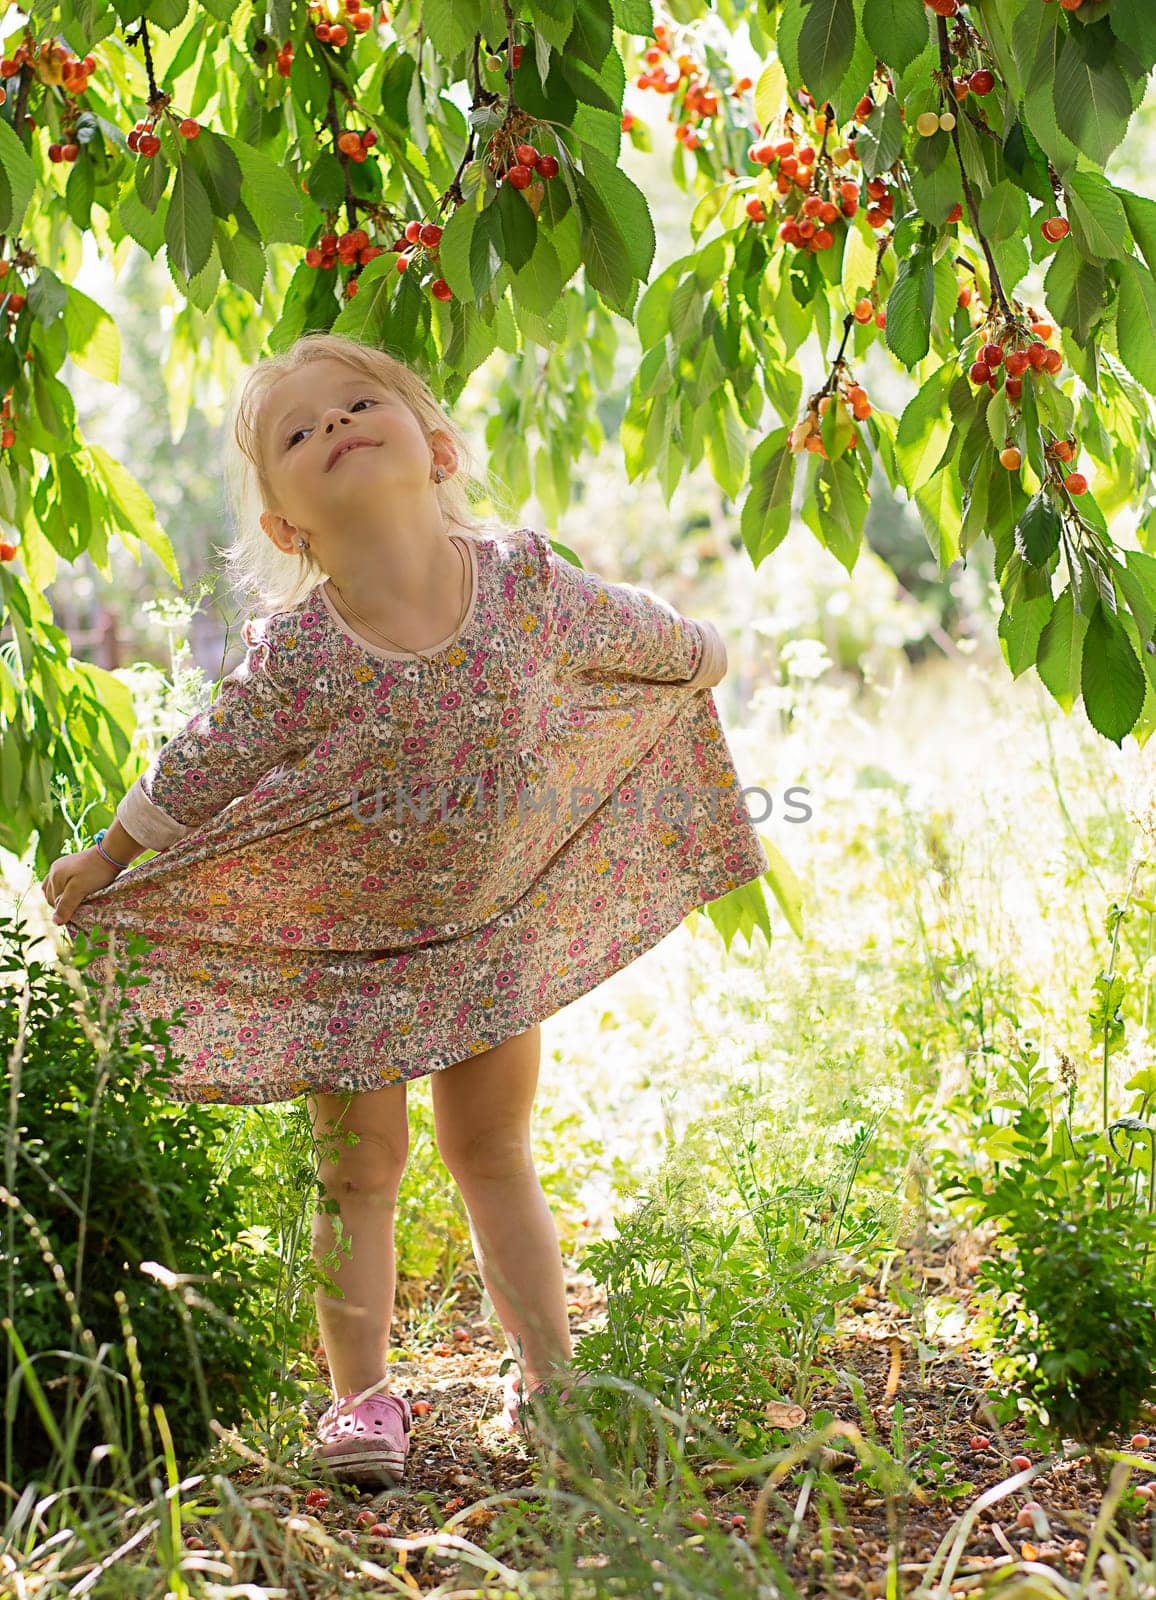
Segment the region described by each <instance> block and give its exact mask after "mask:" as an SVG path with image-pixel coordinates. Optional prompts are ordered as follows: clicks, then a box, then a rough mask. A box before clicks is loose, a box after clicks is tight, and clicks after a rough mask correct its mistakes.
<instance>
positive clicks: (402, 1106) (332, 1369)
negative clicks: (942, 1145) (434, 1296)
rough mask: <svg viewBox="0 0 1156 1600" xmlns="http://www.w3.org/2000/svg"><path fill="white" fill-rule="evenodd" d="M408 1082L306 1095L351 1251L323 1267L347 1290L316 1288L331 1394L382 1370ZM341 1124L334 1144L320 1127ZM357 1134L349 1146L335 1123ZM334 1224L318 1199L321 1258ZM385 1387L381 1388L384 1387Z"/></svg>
mask: <svg viewBox="0 0 1156 1600" xmlns="http://www.w3.org/2000/svg"><path fill="white" fill-rule="evenodd" d="M405 1093H406V1085H405V1084H404V1083H395V1084H389V1085H387V1086H386V1087H385V1088H383V1089H374V1090H371V1091H370V1092H368V1093H366V1094H357V1095H352V1096H349V1095H334V1094H317V1095H315V1096H311V1097H310V1100H311V1103H310V1119H311V1121H312V1123H313V1133H314V1140H315V1143H316V1144H317V1146H318V1153H319V1155H320V1158H321V1159H320V1165H319V1168H318V1176H319V1177H320V1179H321V1180H322V1182H323V1183H324V1184H325V1190H326V1195H331V1196H334V1197H335V1198H336V1199H337V1200H338V1202H339V1204H340V1208H341V1222H342V1226H343V1228H344V1229H345V1232H346V1234H347V1235H348V1244H349V1250H350V1253H349V1255H348V1256H347V1255H346V1254H345V1248H346V1247H345V1243H344V1242H343V1244H342V1247H341V1253H340V1256H339V1265H338V1266H337V1267H336V1268H334V1267H330V1268H329V1269H328V1270H329V1272H330V1275H331V1276H332V1278H333V1281H334V1283H335V1284H336V1285H337V1287H338V1289H340V1291H341V1293H342V1295H343V1297H344V1298H342V1299H335V1298H334V1297H333V1296H332V1295H329V1294H326V1293H325V1292H324V1291H323V1290H322V1289H320V1288H319V1289H318V1290H317V1291H316V1293H315V1295H314V1302H315V1304H316V1307H317V1322H318V1326H319V1328H320V1331H321V1342H322V1344H323V1345H324V1347H325V1358H326V1360H327V1361H328V1363H329V1373H330V1377H331V1378H332V1381H333V1392H334V1398H335V1399H339V1398H340V1397H341V1396H343V1395H347V1394H352V1393H356V1392H359V1391H360V1390H362V1389H368V1388H370V1387H372V1386H373V1385H374V1384H377V1383H380V1381H381V1379H382V1378H383V1377H384V1376H385V1373H386V1354H387V1351H388V1349H389V1334H390V1326H391V1323H392V1321H393V1300H394V1289H395V1285H396V1263H395V1255H394V1237H393V1229H394V1218H395V1215H396V1210H397V1191H398V1186H399V1185H400V1183H401V1177H402V1173H403V1172H404V1171H405V1162H406V1156H407V1155H408V1153H409V1143H408V1137H409V1126H408V1121H407V1114H406V1103H405ZM335 1128H336V1129H338V1130H339V1131H338V1134H337V1137H336V1138H335V1139H334V1140H333V1141H332V1143H331V1144H329V1143H328V1141H326V1139H325V1135H326V1134H328V1133H330V1132H332V1131H333V1130H334V1129H335ZM345 1129H348V1130H349V1131H350V1132H352V1133H355V1134H356V1135H357V1136H358V1142H357V1143H356V1144H355V1145H352V1146H346V1145H345V1144H344V1143H343V1142H342V1139H341V1133H340V1130H345ZM333 1240H334V1228H333V1222H332V1219H331V1218H330V1216H329V1215H328V1214H327V1213H326V1212H323V1211H322V1210H321V1209H320V1207H318V1208H317V1209H316V1210H315V1211H314V1215H313V1237H312V1249H313V1255H314V1259H315V1260H317V1261H320V1260H321V1259H322V1258H323V1257H324V1256H325V1254H326V1253H327V1252H328V1251H329V1250H331V1249H332V1248H333ZM382 1392H385V1391H382Z"/></svg>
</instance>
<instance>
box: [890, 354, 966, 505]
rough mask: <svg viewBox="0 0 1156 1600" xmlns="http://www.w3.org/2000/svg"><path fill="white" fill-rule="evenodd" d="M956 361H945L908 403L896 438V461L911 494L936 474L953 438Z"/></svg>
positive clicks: (900, 420)
mask: <svg viewBox="0 0 1156 1600" xmlns="http://www.w3.org/2000/svg"><path fill="white" fill-rule="evenodd" d="M957 371H958V369H957V367H956V364H955V362H954V361H945V362H944V364H943V366H941V367H936V369H935V371H934V372H933V373H932V374H931V376H930V377H929V378H928V379H927V380H926V382H925V383H924V384H923V386H922V388H921V389H920V390H919V392H918V394H916V395H915V396H914V398H913V399H911V400H910V401H908V403H907V405H906V407H905V408H904V412H903V415H902V416H901V417H900V419H899V431H898V433H897V434H896V436H895V459H896V461H897V462H898V464H899V469H900V471H901V472H902V473H903V480H904V482H905V484H906V485H907V489H908V491H909V493H911V494H914V493H915V491H916V489H918V488H919V487H920V486H921V485H922V484H924V483H926V482H927V480H928V479H929V478H930V477H931V476H932V475H933V474H934V472H935V470H936V468H937V467H938V466H939V464H940V461H941V460H942V458H943V453H944V450H945V448H946V446H947V441H948V439H949V438H950V436H951V420H950V418H949V417H948V415H947V410H946V406H947V393H948V390H949V389H950V387H951V384H952V382H953V381H954V379H955V377H956V375H957Z"/></svg>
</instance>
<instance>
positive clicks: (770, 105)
mask: <svg viewBox="0 0 1156 1600" xmlns="http://www.w3.org/2000/svg"><path fill="white" fill-rule="evenodd" d="M786 99H787V73H786V69H785V67H784V66H783V63H782V62H781V61H780V60H779V58H778V57H777V56H772V57H771V59H770V60H769V61H768V62H767V64H766V66H765V67H764V68H763V70H762V72H760V73H759V76H758V79H757V81H756V83H755V94H754V100H755V116H756V117H758V119H759V126H760V127H761V128H769V127H770V125H771V123H772V122H773V121H774V120H775V118H776V117H777V116H778V115H779V114H780V112H781V111H782V109H783V106H784V104H785V103H786Z"/></svg>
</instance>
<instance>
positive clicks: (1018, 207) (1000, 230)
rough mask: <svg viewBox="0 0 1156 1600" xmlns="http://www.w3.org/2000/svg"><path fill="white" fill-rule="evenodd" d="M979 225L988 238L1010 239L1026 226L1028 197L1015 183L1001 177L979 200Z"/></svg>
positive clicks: (1021, 232)
mask: <svg viewBox="0 0 1156 1600" xmlns="http://www.w3.org/2000/svg"><path fill="white" fill-rule="evenodd" d="M979 225H980V228H981V229H982V230H983V232H984V233H985V234H986V235H987V237H988V239H989V240H991V239H1010V238H1012V237H1013V236H1014V235H1016V234H1020V235H1022V234H1024V233H1026V232H1027V228H1028V197H1027V195H1026V194H1025V193H1024V192H1023V190H1022V189H1021V188H1019V186H1018V185H1017V184H1014V183H1012V182H1011V180H1010V179H1008V178H1001V179H1000V181H999V182H998V183H997V184H993V186H992V187H991V188H990V189H989V190H988V191H987V193H986V194H985V195H984V196H983V198H982V199H981V200H980V202H979Z"/></svg>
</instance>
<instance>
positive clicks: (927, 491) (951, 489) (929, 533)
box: [915, 466, 963, 572]
mask: <svg viewBox="0 0 1156 1600" xmlns="http://www.w3.org/2000/svg"><path fill="white" fill-rule="evenodd" d="M915 508H916V510H917V511H918V512H919V520H920V522H921V523H922V525H923V536H924V538H925V539H926V540H927V547H928V549H929V550H930V551H931V553H932V555H933V556H934V557H935V559H936V561H937V562H938V563H939V570H940V572H946V571H947V569H948V567H950V565H951V563H952V562H953V561H957V560H958V559H959V529H960V523H961V521H962V518H963V506H962V504H961V502H960V488H959V483H958V480H957V478H956V474H955V468H954V466H949V467H946V468H945V469H944V471H942V472H937V473H936V475H935V477H934V478H932V479H930V480H929V482H927V483H925V484H924V485H923V487H922V488H921V489H917V490H916V491H915Z"/></svg>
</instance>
